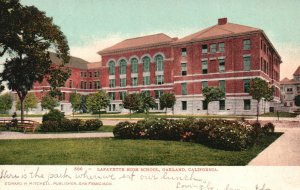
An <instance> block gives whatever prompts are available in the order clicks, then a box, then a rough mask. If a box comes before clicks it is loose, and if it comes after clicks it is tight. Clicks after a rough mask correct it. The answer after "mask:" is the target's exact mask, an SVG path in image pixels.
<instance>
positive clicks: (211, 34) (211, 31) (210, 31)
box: [175, 22, 262, 43]
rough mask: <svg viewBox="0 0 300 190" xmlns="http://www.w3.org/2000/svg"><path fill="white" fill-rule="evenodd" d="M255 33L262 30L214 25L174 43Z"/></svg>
mask: <svg viewBox="0 0 300 190" xmlns="http://www.w3.org/2000/svg"><path fill="white" fill-rule="evenodd" d="M255 31H262V30H261V29H258V28H253V27H249V26H244V25H239V24H233V23H228V22H226V23H224V24H216V25H214V26H212V27H209V28H206V29H204V30H201V31H199V32H196V33H194V34H191V35H188V36H186V37H183V38H181V39H179V40H177V41H176V42H175V43H184V42H191V41H200V40H204V39H210V38H216V37H225V36H232V35H237V34H242V33H249V32H255Z"/></svg>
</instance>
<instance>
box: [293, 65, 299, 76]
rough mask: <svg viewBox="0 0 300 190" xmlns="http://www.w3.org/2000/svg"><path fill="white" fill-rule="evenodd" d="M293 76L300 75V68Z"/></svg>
mask: <svg viewBox="0 0 300 190" xmlns="http://www.w3.org/2000/svg"><path fill="white" fill-rule="evenodd" d="M293 75H294V76H297V75H300V66H299V67H298V68H297V69H296V71H295V72H294V74H293Z"/></svg>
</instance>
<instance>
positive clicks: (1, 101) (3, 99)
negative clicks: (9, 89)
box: [0, 93, 13, 113]
mask: <svg viewBox="0 0 300 190" xmlns="http://www.w3.org/2000/svg"><path fill="white" fill-rule="evenodd" d="M12 105H13V98H12V96H11V95H10V94H8V93H6V94H3V95H1V96H0V112H2V113H7V111H8V110H10V109H11V107H12Z"/></svg>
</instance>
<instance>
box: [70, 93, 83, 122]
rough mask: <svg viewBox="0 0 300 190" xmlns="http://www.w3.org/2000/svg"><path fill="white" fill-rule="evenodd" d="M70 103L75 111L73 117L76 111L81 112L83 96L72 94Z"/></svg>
mask: <svg viewBox="0 0 300 190" xmlns="http://www.w3.org/2000/svg"><path fill="white" fill-rule="evenodd" d="M70 102H71V105H72V110H73V116H74V113H75V112H76V111H79V110H80V106H81V95H80V94H77V93H71V94H70Z"/></svg>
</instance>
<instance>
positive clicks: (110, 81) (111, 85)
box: [109, 79, 116, 88]
mask: <svg viewBox="0 0 300 190" xmlns="http://www.w3.org/2000/svg"><path fill="white" fill-rule="evenodd" d="M109 87H110V88H114V87H116V80H115V79H110V80H109Z"/></svg>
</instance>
